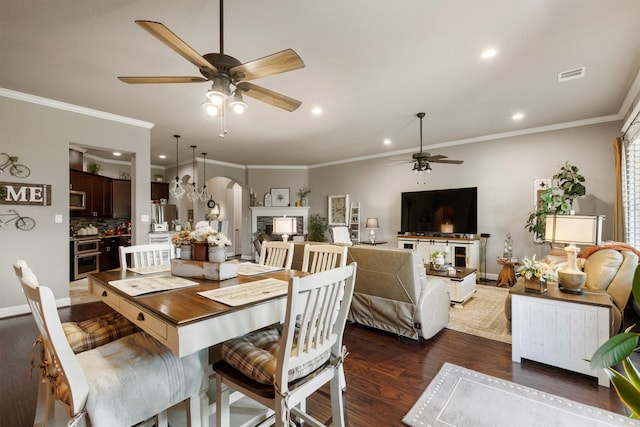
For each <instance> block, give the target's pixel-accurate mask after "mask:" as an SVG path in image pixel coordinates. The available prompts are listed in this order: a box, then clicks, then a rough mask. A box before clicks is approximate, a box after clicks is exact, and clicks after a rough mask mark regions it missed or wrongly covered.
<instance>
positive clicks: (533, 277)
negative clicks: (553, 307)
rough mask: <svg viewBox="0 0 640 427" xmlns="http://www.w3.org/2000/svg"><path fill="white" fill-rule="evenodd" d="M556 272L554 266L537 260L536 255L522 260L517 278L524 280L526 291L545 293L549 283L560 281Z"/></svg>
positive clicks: (517, 271)
mask: <svg viewBox="0 0 640 427" xmlns="http://www.w3.org/2000/svg"><path fill="white" fill-rule="evenodd" d="M555 270H556V269H555V266H554V265H553V264H548V263H546V262H542V261H538V260H536V255H535V254H534V255H533V256H532V257H531V258H527V257H524V258H523V259H522V266H520V267H519V268H518V269H517V270H516V277H522V278H523V279H524V288H525V290H528V291H536V292H545V291H546V290H547V288H546V283H547V282H549V281H557V280H558V277H557V275H556V271H555Z"/></svg>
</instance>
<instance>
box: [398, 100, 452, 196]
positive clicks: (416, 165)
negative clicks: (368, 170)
mask: <svg viewBox="0 0 640 427" xmlns="http://www.w3.org/2000/svg"><path fill="white" fill-rule="evenodd" d="M425 116H426V114H425V113H422V112H420V113H418V114H416V117H418V118H419V119H420V151H419V152H418V153H413V154H412V155H411V160H408V161H407V160H403V159H391V160H395V161H397V162H399V163H412V164H413V167H412V169H411V170H412V171H414V172H415V173H416V174H417V175H418V181H416V184H419V183H420V175H422V177H423V179H422V183H423V184H425V183H426V182H427V180H426V178H425V175H426V174H428V173H431V170H432V169H431V163H449V164H455V165H460V164H462V163H463V161H462V160H445V159H446V158H447V156H443V155H441V154H437V155H435V156H432V155H431V153H427V152H424V151H422V119H424V117H425ZM396 164H398V163H396Z"/></svg>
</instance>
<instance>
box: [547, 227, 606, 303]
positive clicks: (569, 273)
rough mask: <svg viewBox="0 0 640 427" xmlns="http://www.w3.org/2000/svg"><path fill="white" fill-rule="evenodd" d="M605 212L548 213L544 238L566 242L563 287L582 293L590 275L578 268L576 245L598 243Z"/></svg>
mask: <svg viewBox="0 0 640 427" xmlns="http://www.w3.org/2000/svg"><path fill="white" fill-rule="evenodd" d="M602 221H604V215H548V216H547V219H546V224H545V233H544V235H545V241H547V242H550V243H566V244H567V246H565V248H564V250H565V252H566V253H567V265H566V266H565V267H564V268H563V269H562V270H559V271H558V283H559V284H560V290H561V291H563V292H567V293H572V294H582V293H583V292H582V287H583V286H584V284H585V281H586V280H587V275H586V273H584V272H583V271H582V270H581V269H580V268H578V263H577V258H578V253H579V252H580V249H579V248H578V247H577V246H576V245H599V244H600V243H601V242H602Z"/></svg>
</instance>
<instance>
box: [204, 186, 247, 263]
mask: <svg viewBox="0 0 640 427" xmlns="http://www.w3.org/2000/svg"><path fill="white" fill-rule="evenodd" d="M206 184H207V191H208V192H209V194H210V195H211V200H213V201H215V203H216V205H217V206H218V207H219V212H217V211H215V210H214V209H212V208H210V207H209V206H210V205H212V204H209V205H207V203H202V208H203V209H204V216H205V218H206V219H208V220H209V221H218V222H217V223H214V224H216V226H218V227H219V229H220V231H222V232H224V233H225V234H226V235H227V237H229V239H230V240H231V242H232V245H231V246H230V247H229V248H228V249H227V255H229V256H241V255H242V249H243V244H242V242H243V238H242V236H243V221H242V186H241V185H240V184H239V183H238V181H236V180H234V179H231V178H227V177H224V176H216V177H213V178H210V179H208V180H207V182H206Z"/></svg>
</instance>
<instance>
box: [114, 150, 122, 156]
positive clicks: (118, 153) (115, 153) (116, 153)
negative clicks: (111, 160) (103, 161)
mask: <svg viewBox="0 0 640 427" xmlns="http://www.w3.org/2000/svg"><path fill="white" fill-rule="evenodd" d="M113 155H114V156H116V157H118V156H122V153H120V152H118V151H114V152H113Z"/></svg>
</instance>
